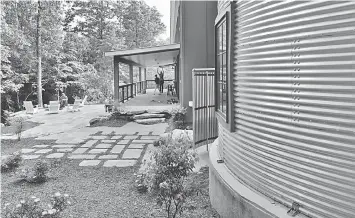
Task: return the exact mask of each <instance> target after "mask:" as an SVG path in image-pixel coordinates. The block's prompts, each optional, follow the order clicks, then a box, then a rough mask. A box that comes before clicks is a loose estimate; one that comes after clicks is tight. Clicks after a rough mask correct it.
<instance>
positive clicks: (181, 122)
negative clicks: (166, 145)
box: [168, 105, 187, 131]
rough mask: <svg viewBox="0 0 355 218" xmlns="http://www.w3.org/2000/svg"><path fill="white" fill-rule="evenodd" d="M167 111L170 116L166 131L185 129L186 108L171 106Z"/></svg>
mask: <svg viewBox="0 0 355 218" xmlns="http://www.w3.org/2000/svg"><path fill="white" fill-rule="evenodd" d="M169 113H170V114H171V117H170V119H169V121H168V124H169V127H168V131H173V130H174V129H185V126H186V125H185V124H186V123H185V122H186V113H187V109H186V108H184V107H181V106H180V105H179V106H176V107H173V108H172V109H171V111H170V112H169Z"/></svg>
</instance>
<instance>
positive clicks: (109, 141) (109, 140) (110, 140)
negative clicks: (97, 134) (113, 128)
mask: <svg viewBox="0 0 355 218" xmlns="http://www.w3.org/2000/svg"><path fill="white" fill-rule="evenodd" d="M101 142H102V143H115V142H116V140H112V139H104V140H101Z"/></svg>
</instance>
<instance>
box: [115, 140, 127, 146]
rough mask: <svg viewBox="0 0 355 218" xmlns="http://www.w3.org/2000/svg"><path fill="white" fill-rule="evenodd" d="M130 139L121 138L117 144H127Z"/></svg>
mask: <svg viewBox="0 0 355 218" xmlns="http://www.w3.org/2000/svg"><path fill="white" fill-rule="evenodd" d="M129 141H130V140H120V141H118V142H117V144H120V145H127V144H128V143H129Z"/></svg>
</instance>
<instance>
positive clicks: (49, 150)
mask: <svg viewBox="0 0 355 218" xmlns="http://www.w3.org/2000/svg"><path fill="white" fill-rule="evenodd" d="M51 151H52V149H41V150H38V151H36V152H35V153H36V154H46V153H49V152H51Z"/></svg>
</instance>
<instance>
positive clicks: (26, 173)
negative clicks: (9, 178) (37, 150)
mask: <svg viewBox="0 0 355 218" xmlns="http://www.w3.org/2000/svg"><path fill="white" fill-rule="evenodd" d="M48 171H49V166H48V163H47V162H45V161H38V162H36V164H35V165H34V166H33V168H26V169H24V170H22V173H21V174H20V178H21V179H23V180H25V181H26V182H29V183H42V182H45V181H47V179H48V175H47V174H48Z"/></svg>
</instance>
